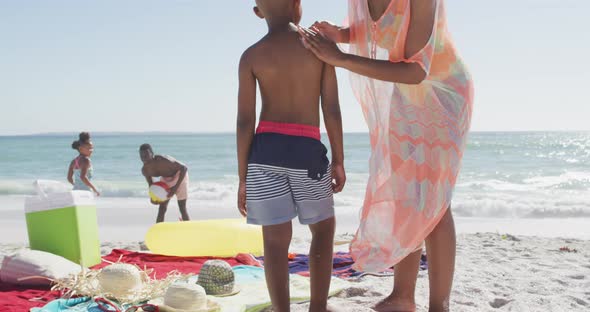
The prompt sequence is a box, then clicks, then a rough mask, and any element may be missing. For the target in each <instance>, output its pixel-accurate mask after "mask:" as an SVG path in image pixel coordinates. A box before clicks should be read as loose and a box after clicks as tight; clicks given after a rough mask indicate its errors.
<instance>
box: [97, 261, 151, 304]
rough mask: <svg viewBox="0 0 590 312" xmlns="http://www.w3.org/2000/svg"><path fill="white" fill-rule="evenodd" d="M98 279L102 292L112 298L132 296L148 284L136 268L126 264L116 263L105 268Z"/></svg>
mask: <svg viewBox="0 0 590 312" xmlns="http://www.w3.org/2000/svg"><path fill="white" fill-rule="evenodd" d="M97 279H98V282H99V287H100V290H101V291H102V292H103V293H105V294H108V295H109V297H112V298H125V297H129V296H132V295H133V294H135V293H137V292H138V291H140V290H141V288H142V287H144V283H145V282H146V281H145V278H144V277H143V276H142V274H141V272H140V271H139V269H138V268H137V267H136V266H134V265H131V264H126V263H115V264H112V265H109V266H107V267H105V268H103V269H102V270H100V272H99V273H98V276H97Z"/></svg>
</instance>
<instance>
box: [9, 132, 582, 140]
mask: <svg viewBox="0 0 590 312" xmlns="http://www.w3.org/2000/svg"><path fill="white" fill-rule="evenodd" d="M543 132H546V133H590V130H516V131H506V130H501V131H495V130H481V131H471V132H470V133H474V134H491V133H498V134H501V133H520V134H522V133H543ZM91 133H92V136H94V137H107V136H143V135H155V136H169V135H177V136H183V135H186V136H189V135H233V134H234V132H229V131H220V132H198V131H195V132H176V131H171V132H167V131H146V132H139V131H104V132H101V131H96V132H95V131H91ZM322 134H326V132H322ZM344 134H369V132H368V131H367V132H362V131H351V132H346V131H345V132H344ZM76 135H78V132H46V133H31V134H10V135H6V134H0V138H23V137H70V136H76Z"/></svg>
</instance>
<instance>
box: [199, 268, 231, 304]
mask: <svg viewBox="0 0 590 312" xmlns="http://www.w3.org/2000/svg"><path fill="white" fill-rule="evenodd" d="M197 284H198V285H201V286H202V287H203V288H204V289H205V291H206V292H207V295H212V296H217V297H226V296H233V295H235V294H237V293H239V292H240V289H239V288H238V287H237V286H236V284H235V275H234V271H233V270H232V268H231V266H230V265H229V264H228V263H227V262H225V261H223V260H209V261H207V262H205V263H204V264H203V267H202V268H201V272H199V277H198V280H197Z"/></svg>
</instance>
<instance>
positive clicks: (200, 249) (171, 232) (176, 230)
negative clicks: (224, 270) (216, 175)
mask: <svg viewBox="0 0 590 312" xmlns="http://www.w3.org/2000/svg"><path fill="white" fill-rule="evenodd" d="M145 244H146V246H147V247H148V248H149V250H150V251H151V252H153V253H155V254H161V255H167V256H179V257H204V256H210V257H234V256H236V255H237V254H239V253H250V254H253V255H255V256H261V255H262V254H263V250H264V249H263V243H262V228H261V227H259V226H254V225H249V224H246V220H245V219H219V220H200V221H183V222H162V223H157V224H155V225H153V226H152V227H151V228H150V229H149V230H148V232H147V234H146V235H145Z"/></svg>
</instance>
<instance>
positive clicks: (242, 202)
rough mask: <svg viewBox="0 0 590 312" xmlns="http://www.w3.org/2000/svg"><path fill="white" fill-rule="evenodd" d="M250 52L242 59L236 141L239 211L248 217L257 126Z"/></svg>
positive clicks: (254, 78)
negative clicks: (249, 177) (248, 188)
mask: <svg viewBox="0 0 590 312" xmlns="http://www.w3.org/2000/svg"><path fill="white" fill-rule="evenodd" d="M248 55H249V53H248V50H247V51H246V52H244V54H243V55H242V58H241V59H240V66H239V74H238V75H239V89H238V118H237V122H236V139H237V146H238V175H239V177H240V185H239V189H238V209H239V210H240V213H241V214H242V215H243V216H246V214H247V210H246V175H247V173H248V156H249V154H250V145H251V144H252V139H253V138H254V127H255V126H256V77H255V76H254V73H253V72H252V66H251V64H250V62H249V56H248Z"/></svg>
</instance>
